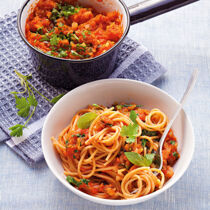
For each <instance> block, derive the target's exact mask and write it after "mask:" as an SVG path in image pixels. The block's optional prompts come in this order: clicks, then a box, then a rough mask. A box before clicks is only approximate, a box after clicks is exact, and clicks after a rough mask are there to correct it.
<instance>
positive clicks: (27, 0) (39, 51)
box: [17, 0, 130, 63]
mask: <svg viewBox="0 0 210 210" xmlns="http://www.w3.org/2000/svg"><path fill="white" fill-rule="evenodd" d="M30 1H31V0H26V1H25V2H24V3H23V5H22V6H21V8H20V10H19V11H18V15H17V28H18V33H19V35H20V37H21V38H22V40H23V41H24V42H25V43H26V45H27V46H29V48H31V49H32V50H34V51H35V52H37V53H38V54H40V55H42V56H46V57H48V58H51V59H55V60H57V61H64V62H72V63H89V62H92V61H95V60H98V59H100V58H103V57H104V56H106V55H107V54H109V53H111V52H113V51H114V50H116V49H117V47H119V45H120V44H121V43H122V42H123V40H124V39H125V37H126V36H127V34H128V31H129V29H130V12H129V9H128V7H127V6H126V4H125V3H124V1H123V0H118V1H119V2H120V3H121V5H122V6H123V8H124V10H125V13H126V19H127V25H126V28H125V30H124V33H123V35H122V37H121V38H120V39H119V41H118V42H117V43H115V45H114V46H113V47H111V48H110V49H109V50H107V51H106V52H105V53H102V54H100V55H98V56H96V57H93V58H87V59H65V58H58V57H55V56H51V55H48V54H46V53H44V52H42V51H41V50H39V49H38V48H36V47H34V46H33V45H31V44H30V43H29V42H28V40H27V39H26V37H25V35H24V33H23V31H22V28H21V19H22V14H23V10H24V8H25V7H26V5H27V4H28V2H30Z"/></svg>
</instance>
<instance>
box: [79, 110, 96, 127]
mask: <svg viewBox="0 0 210 210" xmlns="http://www.w3.org/2000/svg"><path fill="white" fill-rule="evenodd" d="M97 116H98V114H96V113H95V112H87V113H85V114H83V115H82V116H80V118H79V120H78V121H77V127H78V128H81V129H86V128H89V127H90V124H91V123H92V121H93V120H95V118H96V117H97Z"/></svg>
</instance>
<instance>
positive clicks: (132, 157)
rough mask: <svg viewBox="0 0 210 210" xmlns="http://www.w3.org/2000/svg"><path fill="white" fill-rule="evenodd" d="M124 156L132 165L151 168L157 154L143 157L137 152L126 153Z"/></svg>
mask: <svg viewBox="0 0 210 210" xmlns="http://www.w3.org/2000/svg"><path fill="white" fill-rule="evenodd" d="M124 154H125V156H126V157H127V158H128V160H129V161H130V162H131V163H133V164H134V165H137V166H150V165H151V164H152V161H153V159H154V156H155V154H146V155H145V156H142V155H140V154H138V153H136V152H125V153H124Z"/></svg>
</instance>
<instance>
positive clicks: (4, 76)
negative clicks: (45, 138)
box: [0, 12, 166, 165]
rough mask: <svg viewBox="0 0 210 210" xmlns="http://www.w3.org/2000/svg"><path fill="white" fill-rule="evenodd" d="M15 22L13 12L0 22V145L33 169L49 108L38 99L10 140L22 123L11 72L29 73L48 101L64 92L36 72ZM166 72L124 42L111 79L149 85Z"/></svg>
mask: <svg viewBox="0 0 210 210" xmlns="http://www.w3.org/2000/svg"><path fill="white" fill-rule="evenodd" d="M16 19H17V15H16V13H14V12H13V13H11V15H7V16H6V17H5V18H2V19H0V72H1V77H0V141H4V142H5V143H6V144H7V145H8V146H9V147H10V148H11V149H12V150H13V151H14V152H16V153H17V154H18V155H19V156H21V157H22V158H23V159H24V160H25V161H26V162H27V163H28V164H30V165H33V164H35V163H37V162H39V161H40V160H42V159H43V154H42V148H41V130H42V126H43V122H44V119H45V117H46V115H47V113H48V112H49V110H50V108H51V104H49V103H48V102H47V101H45V100H44V99H43V98H41V97H39V96H38V95H37V96H36V98H37V100H38V106H37V109H36V113H35V114H34V116H33V119H32V120H31V121H30V124H29V125H28V127H27V128H25V129H24V132H23V136H21V137H18V138H17V137H12V138H11V137H10V136H9V133H10V132H9V129H8V128H9V127H11V126H13V125H15V124H23V123H24V121H25V120H24V119H23V118H21V117H19V116H18V115H17V114H16V113H17V110H16V108H15V100H14V97H13V96H12V95H11V94H10V92H11V91H20V90H22V87H21V85H20V82H19V80H18V78H17V76H16V75H15V73H14V69H17V70H18V71H19V72H21V73H22V74H24V75H26V74H29V73H32V76H33V78H32V80H31V83H32V84H33V85H34V87H35V88H36V89H37V90H39V91H40V92H41V93H42V94H44V95H45V96H46V97H48V98H52V97H54V96H56V95H58V94H60V93H63V92H65V90H62V89H58V88H55V87H52V86H51V85H49V84H48V83H46V82H45V81H44V80H43V79H42V78H41V77H40V75H39V74H38V73H37V72H36V70H35V67H34V66H33V64H32V61H31V56H30V53H29V50H28V48H27V46H26V45H25V43H24V42H23V41H22V40H21V38H20V37H19V34H18V32H17V27H16ZM165 71H166V70H165V69H164V68H163V67H162V66H161V65H160V64H159V63H158V62H156V61H155V59H154V57H153V56H152V55H151V53H150V52H149V51H148V50H147V49H146V48H145V47H144V46H142V45H140V44H137V43H136V42H134V41H132V40H131V39H129V38H126V39H125V41H124V42H123V44H122V45H121V48H120V50H119V54H118V58H117V62H116V64H115V71H114V72H113V74H112V75H110V78H128V79H135V80H139V81H144V82H147V83H152V82H153V81H154V80H156V79H157V78H158V77H160V76H161V75H162V74H164V73H165Z"/></svg>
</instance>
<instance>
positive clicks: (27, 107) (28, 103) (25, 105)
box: [9, 70, 64, 137]
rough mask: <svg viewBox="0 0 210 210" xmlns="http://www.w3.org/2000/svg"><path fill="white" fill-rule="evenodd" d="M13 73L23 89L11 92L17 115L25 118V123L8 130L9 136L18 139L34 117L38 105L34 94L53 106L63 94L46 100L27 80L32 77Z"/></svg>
mask: <svg viewBox="0 0 210 210" xmlns="http://www.w3.org/2000/svg"><path fill="white" fill-rule="evenodd" d="M15 73H16V74H17V76H18V77H19V79H20V83H21V85H22V86H23V87H24V90H23V91H22V92H15V91H13V92H11V94H13V96H14V98H15V103H16V108H17V109H18V112H17V114H18V115H19V116H20V117H23V118H27V120H26V121H25V123H24V124H23V125H21V124H17V125H14V126H12V127H10V128H9V130H11V132H10V136H16V137H20V136H22V135H23V128H26V125H27V124H28V122H29V121H30V119H31V118H32V116H33V115H34V113H35V111H36V107H37V105H38V101H37V100H36V97H35V93H37V94H38V95H40V96H42V97H43V98H44V99H45V100H47V101H48V102H50V103H51V104H55V103H56V102H57V101H58V100H59V99H60V98H61V97H62V96H63V95H64V94H60V95H58V96H56V97H54V98H53V99H51V100H50V99H48V98H47V97H46V96H44V95H43V94H42V93H40V92H39V91H38V90H37V89H36V88H35V87H34V86H33V85H32V84H31V83H30V82H29V81H28V80H30V79H32V75H31V74H29V75H23V74H21V73H20V72H18V71H17V70H15ZM25 94H27V95H28V96H27V97H24V95H25ZM18 95H21V96H18Z"/></svg>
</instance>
